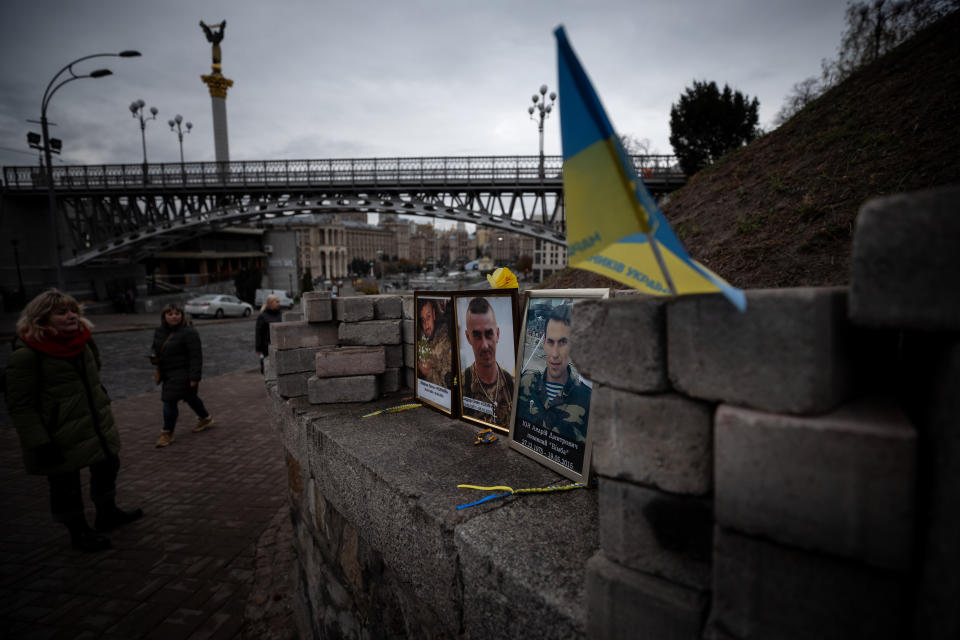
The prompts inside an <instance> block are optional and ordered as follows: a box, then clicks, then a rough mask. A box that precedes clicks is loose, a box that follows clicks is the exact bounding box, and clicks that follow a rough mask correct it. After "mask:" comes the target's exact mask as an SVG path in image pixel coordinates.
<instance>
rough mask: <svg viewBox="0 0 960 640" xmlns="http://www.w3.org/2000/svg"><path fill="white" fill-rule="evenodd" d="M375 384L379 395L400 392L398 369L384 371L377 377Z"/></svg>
mask: <svg viewBox="0 0 960 640" xmlns="http://www.w3.org/2000/svg"><path fill="white" fill-rule="evenodd" d="M377 384H379V385H380V393H394V392H396V391H399V390H400V369H398V368H391V369H386V370H384V372H383V373H381V374H380V375H379V376H377Z"/></svg>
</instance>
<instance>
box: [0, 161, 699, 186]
mask: <svg viewBox="0 0 960 640" xmlns="http://www.w3.org/2000/svg"><path fill="white" fill-rule="evenodd" d="M633 160H634V164H635V166H636V170H637V174H638V175H640V176H642V177H643V179H644V180H648V181H650V180H656V181H659V182H667V183H682V182H684V181H685V180H686V176H685V175H684V174H683V172H682V171H681V170H680V168H679V166H678V165H677V160H676V157H675V156H670V155H638V156H633ZM562 165H563V158H562V157H561V156H546V157H545V158H544V165H543V170H542V171H541V169H540V159H539V157H538V156H449V157H419V158H343V159H336V158H334V159H323V160H240V161H231V162H223V163H220V162H187V163H179V162H178V163H164V164H148V165H146V173H144V165H142V164H107V165H67V166H59V167H54V168H53V184H54V187H55V188H57V189H64V190H68V191H82V190H103V189H143V188H144V187H149V188H171V189H184V188H188V189H191V188H198V189H207V188H217V187H220V188H238V187H241V188H247V187H263V188H278V187H279V188H283V187H294V188H304V187H352V186H371V187H380V186H382V187H397V186H399V187H414V186H418V185H423V186H433V187H436V186H444V185H448V184H449V185H458V186H462V185H490V184H492V185H503V186H509V185H516V184H527V185H535V184H559V183H560V182H561V179H562V175H561V170H562ZM3 179H4V183H5V185H6V187H7V188H8V189H22V190H39V189H46V188H47V177H46V172H45V171H44V170H43V168H42V167H37V166H28V167H23V166H20V167H4V168H3Z"/></svg>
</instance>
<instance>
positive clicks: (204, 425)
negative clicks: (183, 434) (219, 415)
mask: <svg viewBox="0 0 960 640" xmlns="http://www.w3.org/2000/svg"><path fill="white" fill-rule="evenodd" d="M212 426H213V416H207V417H206V418H200V419H199V420H197V425H196V426H195V427H194V428H193V432H194V433H200V432H201V431H205V430H207V429H209V428H210V427H212Z"/></svg>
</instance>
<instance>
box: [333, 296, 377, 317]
mask: <svg viewBox="0 0 960 640" xmlns="http://www.w3.org/2000/svg"><path fill="white" fill-rule="evenodd" d="M334 306H335V309H336V317H337V320H339V321H340V322H362V321H364V320H373V318H374V310H373V297H372V296H350V297H347V298H336V300H335V302H334Z"/></svg>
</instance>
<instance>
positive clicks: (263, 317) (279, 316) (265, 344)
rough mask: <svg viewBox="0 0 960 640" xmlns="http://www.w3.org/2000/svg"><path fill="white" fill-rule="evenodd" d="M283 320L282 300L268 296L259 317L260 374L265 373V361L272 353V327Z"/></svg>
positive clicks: (257, 330) (257, 341)
mask: <svg viewBox="0 0 960 640" xmlns="http://www.w3.org/2000/svg"><path fill="white" fill-rule="evenodd" d="M282 320H283V312H282V311H280V298H279V297H277V296H275V295H273V294H272V293H271V294H270V295H268V296H267V300H266V302H264V303H263V306H262V307H260V315H259V316H257V328H256V340H255V344H256V349H257V355H258V356H260V373H263V359H264V358H266V357H267V355H269V351H270V325H271V324H273V323H274V322H281V321H282Z"/></svg>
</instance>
